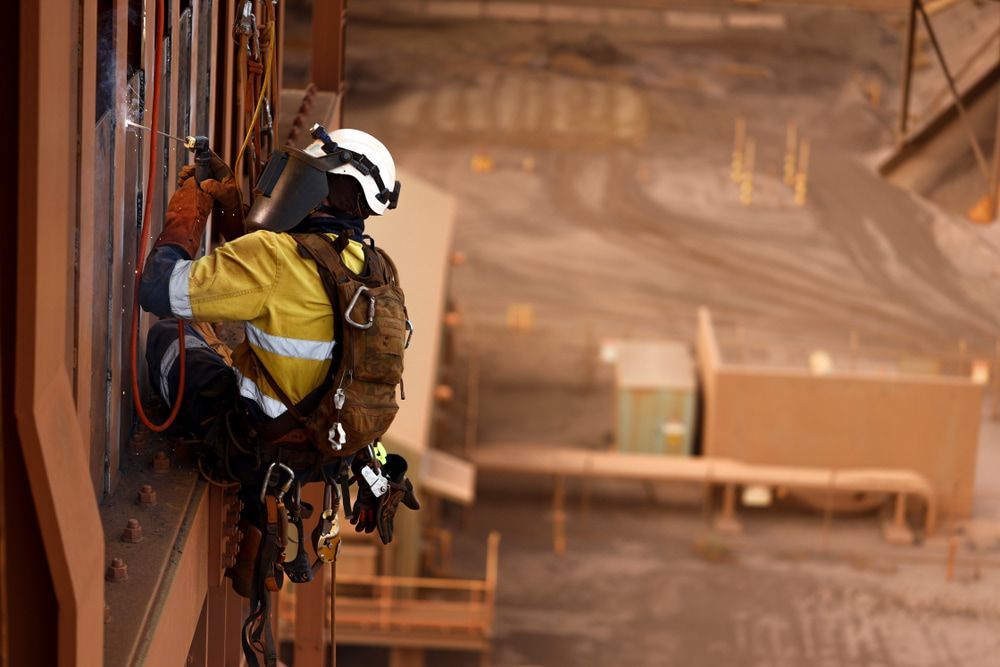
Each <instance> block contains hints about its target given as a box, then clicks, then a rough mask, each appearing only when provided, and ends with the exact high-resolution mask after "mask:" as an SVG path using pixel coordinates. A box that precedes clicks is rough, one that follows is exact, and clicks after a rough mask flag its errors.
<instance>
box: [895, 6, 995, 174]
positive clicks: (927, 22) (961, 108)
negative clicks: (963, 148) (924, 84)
mask: <svg viewBox="0 0 1000 667" xmlns="http://www.w3.org/2000/svg"><path fill="white" fill-rule="evenodd" d="M913 1H914V4H915V5H916V8H917V11H918V12H919V13H920V17H921V18H922V19H923V22H924V28H926V29H927V36H928V37H929V38H930V40H931V46H932V47H934V55H935V56H937V60H938V64H939V65H940V66H941V72H942V74H944V78H945V80H946V81H947V82H948V89H949V90H951V96H952V99H953V100H954V102H955V109H956V110H957V111H958V117H959V119H960V121H961V123H962V127H963V129H965V133H966V136H967V137H968V139H969V146H970V147H971V148H972V153H973V155H975V157H976V164H977V165H978V166H979V171H980V173H981V174H982V176H983V179H984V180H985V181H986V187H990V186H991V185H992V182H993V181H992V179H991V177H990V169H989V167H988V166H987V165H986V157H985V156H984V155H983V149H982V148H981V147H980V146H979V140H978V139H976V132H975V130H974V129H973V128H972V123H971V122H970V121H969V116H968V114H967V113H966V111H965V105H964V104H962V96H961V94H960V93H959V92H958V88H957V86H956V85H955V79H954V77H952V75H951V71H950V70H949V69H948V63H947V61H946V60H945V58H944V51H942V50H941V44H940V43H939V42H938V39H937V34H936V33H935V32H934V26H933V25H932V24H931V19H930V16H928V15H927V11H926V10H925V9H924V5H923V3H922V2H921V0H913Z"/></svg>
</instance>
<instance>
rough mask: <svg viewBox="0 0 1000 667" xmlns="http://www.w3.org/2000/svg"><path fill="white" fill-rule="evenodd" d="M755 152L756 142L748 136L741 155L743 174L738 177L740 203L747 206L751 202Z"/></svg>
mask: <svg viewBox="0 0 1000 667" xmlns="http://www.w3.org/2000/svg"><path fill="white" fill-rule="evenodd" d="M755 153H756V144H755V142H754V140H753V137H748V138H747V140H746V149H745V151H744V155H743V174H742V177H741V178H740V203H741V204H743V205H744V206H749V205H750V203H751V202H753V163H754V158H755Z"/></svg>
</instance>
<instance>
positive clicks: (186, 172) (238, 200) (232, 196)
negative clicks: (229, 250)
mask: <svg viewBox="0 0 1000 667" xmlns="http://www.w3.org/2000/svg"><path fill="white" fill-rule="evenodd" d="M208 166H209V169H210V170H211V172H212V179H214V181H215V182H217V183H218V185H215V184H214V183H213V182H212V181H208V180H206V181H205V182H204V183H202V186H201V187H202V190H205V191H206V192H208V193H209V194H210V195H212V198H213V199H215V207H214V208H213V210H214V211H215V218H214V220H215V223H214V224H215V228H216V229H218V230H219V233H220V234H221V235H222V238H224V239H226V240H227V241H232V240H233V239H236V238H239V237H240V236H243V234H245V233H246V225H245V223H244V218H245V216H246V209H245V207H244V206H243V197H242V196H241V194H240V188H239V186H238V185H237V184H236V177H235V176H234V175H233V170H232V169H230V168H229V165H227V164H226V163H225V162H224V161H223V160H222V158H220V157H219V156H218V155H216V154H215V153H212V160H211V161H210V162H209V164H208ZM194 172H195V165H193V164H188V165H184V167H182V168H181V170H180V172H179V173H178V174H177V187H178V188H180V187H183V186H184V183H186V182H187V181H188V180H189V179H191V177H192V176H194ZM205 183H207V184H208V186H207V187H206V185H205Z"/></svg>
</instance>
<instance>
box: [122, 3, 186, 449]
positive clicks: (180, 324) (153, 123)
mask: <svg viewBox="0 0 1000 667" xmlns="http://www.w3.org/2000/svg"><path fill="white" fill-rule="evenodd" d="M163 21H164V19H163V0H157V2H156V60H155V62H154V64H153V111H152V117H151V119H150V123H149V127H151V128H153V130H154V131H155V130H156V129H157V127H159V117H160V77H161V69H162V63H163ZM149 136H150V140H149V145H150V147H149V177H148V180H147V182H146V201H145V207H144V211H143V215H142V227H141V228H140V232H141V238H140V239H139V253H138V257H136V261H135V289H134V290H133V293H132V334H131V346H130V359H131V361H132V400H133V402H134V403H135V410H136V412H137V413H138V414H139V420H140V421H141V422H142V423H143V424H145V426H146V428H148V429H149V430H150V431H153V432H154V433H161V432H163V431H165V430H167V429H168V428H170V425H171V424H173V423H174V421H175V420H176V419H177V414H178V413H179V412H180V409H181V402H182V400H183V398H184V379H185V378H184V375H185V373H184V365H185V349H184V348H185V345H184V321H183V320H180V319H178V321H177V345H178V346H179V351H180V354H179V356H178V361H179V363H180V365H181V370H180V378H179V380H178V385H177V398H176V400H175V401H174V405H173V407H172V408H171V410H170V415H169V416H168V417H167V420H166V421H165V422H163V423H162V424H154V423H153V422H152V421H151V420H150V419H149V417H147V416H146V411H145V410H144V409H143V407H142V397H141V396H140V394H139V372H138V368H137V367H136V353H137V348H138V338H139V285H140V283H141V282H142V265H143V263H144V261H145V259H146V241H147V240H148V231H147V230H148V229H149V218H150V216H151V214H152V210H153V192H154V189H155V186H156V178H155V177H156V157H157V155H156V146H157V143H158V142H159V139H158V138H157V137H155V136H154V135H153V133H152V132H151V133H150V135H149Z"/></svg>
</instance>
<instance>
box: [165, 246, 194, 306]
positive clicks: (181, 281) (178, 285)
mask: <svg viewBox="0 0 1000 667" xmlns="http://www.w3.org/2000/svg"><path fill="white" fill-rule="evenodd" d="M190 283H191V260H189V259H181V260H178V261H177V263H176V264H174V270H173V271H171V272H170V310H171V312H173V314H174V315H176V316H177V317H182V318H184V319H186V320H190V319H194V315H193V314H192V312H191V294H190V292H189V288H190Z"/></svg>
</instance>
